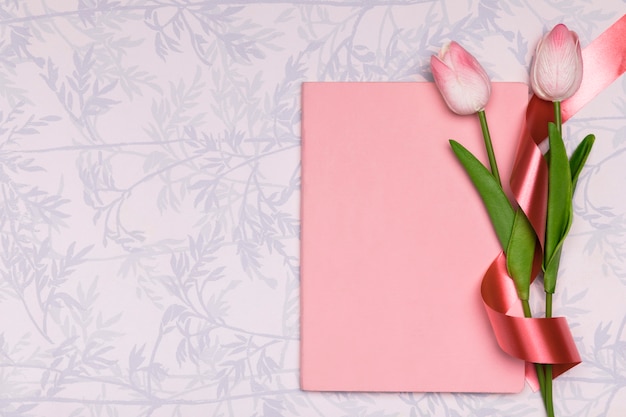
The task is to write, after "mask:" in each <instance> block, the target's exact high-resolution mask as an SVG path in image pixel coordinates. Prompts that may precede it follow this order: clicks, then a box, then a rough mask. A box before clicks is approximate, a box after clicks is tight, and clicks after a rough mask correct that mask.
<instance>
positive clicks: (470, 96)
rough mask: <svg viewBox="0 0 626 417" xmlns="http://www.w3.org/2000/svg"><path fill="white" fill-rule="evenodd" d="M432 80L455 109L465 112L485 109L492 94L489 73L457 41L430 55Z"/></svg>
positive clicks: (449, 104)
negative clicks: (436, 53)
mask: <svg viewBox="0 0 626 417" xmlns="http://www.w3.org/2000/svg"><path fill="white" fill-rule="evenodd" d="M430 68H431V70H432V72H433V77H434V79H435V84H437V88H439V91H440V92H441V95H442V96H443V99H444V100H445V102H446V104H447V105H448V107H449V108H450V110H452V111H453V112H454V113H457V114H460V115H467V114H473V113H476V112H479V111H481V110H484V109H485V106H486V105H487V101H489V96H490V94H491V82H490V81H489V76H488V75H487V73H486V72H485V70H484V69H483V67H482V66H481V65H480V64H479V63H478V61H477V60H476V58H474V57H473V56H472V55H471V54H470V53H469V52H467V51H466V50H465V49H463V47H461V45H459V44H458V43H456V42H450V44H448V45H445V46H444V47H443V48H442V49H441V50H440V51H439V54H438V55H433V56H431V58H430Z"/></svg>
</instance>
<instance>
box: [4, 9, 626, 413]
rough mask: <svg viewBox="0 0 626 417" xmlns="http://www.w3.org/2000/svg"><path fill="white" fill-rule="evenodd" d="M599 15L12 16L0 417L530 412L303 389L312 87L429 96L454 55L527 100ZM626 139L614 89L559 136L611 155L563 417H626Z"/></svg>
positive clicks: (577, 257)
mask: <svg viewBox="0 0 626 417" xmlns="http://www.w3.org/2000/svg"><path fill="white" fill-rule="evenodd" d="M597 3H598V2H595V3H594V2H590V1H583V0H574V1H570V0H562V1H561V0H542V1H534V2H530V1H528V0H508V1H496V0H464V1H457V0H443V1H442V0H437V1H432V0H389V1H382V0H369V1H363V2H361V1H354V0H290V1H258V2H257V1H254V0H235V1H220V0H216V1H193V0H144V1H137V0H122V1H109V0H74V1H64V2H60V1H54V0H4V1H2V2H0V180H1V182H0V190H1V192H0V258H1V259H0V273H1V275H0V323H1V325H0V414H1V415H2V416H11V417H18V416H24V417H26V416H72V417H75V416H153V417H156V416H185V417H194V416H215V417H217V416H237V417H240V416H250V417H252V416H259V417H260V416H264V417H279V416H284V417H289V416H327V417H340V416H359V417H386V416H408V417H422V416H429V415H437V416H450V417H454V416H511V417H515V416H528V415H540V414H541V412H542V411H541V410H542V405H541V402H540V400H539V396H538V395H537V394H536V393H533V392H531V391H530V390H529V389H528V388H527V389H526V390H525V391H523V392H522V393H520V394H515V395H469V394H439V393H435V394H426V393H415V394H407V393H403V394H377V393H352V394H346V393H312V392H302V391H300V390H299V385H298V337H299V333H298V332H299V327H298V320H299V281H298V280H299V276H298V268H299V236H298V234H299V213H298V211H299V186H300V182H299V175H300V171H299V169H300V165H299V158H300V153H299V152H300V148H299V143H300V132H299V128H300V125H299V119H300V87H301V83H302V82H303V81H318V80H324V81H339V80H353V81H365V80H372V81H398V80H402V81H411V80H413V81H425V80H431V75H430V73H429V71H428V66H427V65H428V60H429V56H430V55H431V54H432V53H433V52H435V51H436V50H437V49H438V48H439V47H440V46H441V45H442V44H443V43H444V42H445V41H447V40H451V39H455V40H458V41H459V42H461V43H462V44H464V45H465V46H466V47H467V49H468V50H470V51H471V52H472V53H474V54H475V55H476V56H477V57H478V58H479V59H480V60H481V62H483V63H484V65H485V67H486V68H487V70H488V72H489V73H490V75H491V76H492V78H493V79H494V80H501V81H526V80H527V72H528V67H529V63H530V60H531V57H532V51H533V49H534V45H535V44H536V42H537V40H538V39H539V37H540V36H541V35H542V34H543V33H544V32H545V31H546V30H547V29H548V28H550V27H551V26H553V25H554V24H556V23H558V22H564V23H566V24H568V26H570V27H571V28H572V29H574V30H576V31H577V32H578V33H579V34H580V36H581V40H582V42H583V45H586V44H588V43H589V42H590V41H591V40H592V39H594V38H595V37H596V36H598V35H599V34H600V33H601V32H602V31H603V30H604V29H606V28H607V27H608V26H609V25H610V24H611V23H613V22H614V21H616V20H617V19H618V18H619V17H620V16H621V15H622V14H623V13H625V12H626V3H625V2H624V1H623V0H606V1H603V2H602V6H599V5H597ZM625 120H626V78H624V77H622V78H621V79H620V80H618V81H617V82H616V83H614V84H613V85H612V86H611V87H610V88H609V89H607V90H606V91H604V92H603V93H602V94H601V95H600V96H599V97H598V98H597V99H596V100H594V102H593V103H591V104H589V105H588V106H587V107H586V108H585V109H584V110H583V111H582V112H581V113H579V114H578V115H577V116H576V118H575V119H574V120H572V121H570V122H568V123H567V126H566V130H565V131H566V135H567V138H568V147H569V148H570V149H571V148H573V146H575V144H576V143H577V142H578V141H579V140H580V139H582V137H583V136H584V134H586V133H588V132H595V133H596V134H597V136H598V141H597V142H596V144H597V145H596V148H595V149H594V151H593V153H592V155H591V159H590V162H589V165H588V168H587V169H586V170H585V171H584V172H583V174H582V176H581V180H580V183H579V188H578V191H577V194H576V196H575V206H576V218H575V221H574V226H573V231H572V233H571V236H570V238H569V240H568V242H567V246H566V248H565V254H564V259H563V262H562V269H561V281H560V286H559V288H558V289H557V296H556V297H555V313H556V314H564V315H567V316H568V318H569V321H570V324H571V326H572V332H573V334H574V337H575V339H576V342H577V344H578V348H579V350H580V352H581V355H582V356H583V359H584V363H583V364H581V365H579V366H578V367H576V368H575V369H573V370H572V371H570V372H569V373H567V374H566V375H564V376H562V377H560V378H559V379H558V380H557V383H556V384H555V387H556V388H555V389H556V392H555V397H556V407H557V412H558V415H560V416H589V417H591V416H594V417H595V416H613V417H616V416H623V415H624V412H625V411H624V410H626V356H625V355H624V352H625V351H626V304H625V303H624V300H625V299H626V199H625V198H624V181H625V180H626V164H625V163H624V161H625V158H626V156H625V155H624V153H625V151H626V124H625V122H624V121H625ZM536 308H537V309H538V310H539V309H540V306H536ZM486 366H488V365H486ZM416 377H419V375H416Z"/></svg>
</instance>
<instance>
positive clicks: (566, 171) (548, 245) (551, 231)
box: [543, 123, 573, 292]
mask: <svg viewBox="0 0 626 417" xmlns="http://www.w3.org/2000/svg"><path fill="white" fill-rule="evenodd" d="M548 140H549V142H550V152H549V153H548V209H547V216H546V239H545V245H544V255H545V256H544V259H543V270H544V272H545V271H547V270H548V267H552V266H551V265H552V262H555V261H556V262H557V263H558V258H559V257H560V250H557V249H559V248H560V246H561V245H562V244H563V241H564V240H565V236H567V232H568V231H569V227H570V226H571V224H572V216H573V209H572V175H571V172H570V164H569V159H568V158H567V151H566V150H565V144H564V143H563V138H562V137H561V134H560V132H559V130H558V128H557V127H556V125H555V124H554V123H549V124H548ZM555 287H556V273H555V274H548V275H546V274H544V289H545V290H546V291H547V292H554V288H555Z"/></svg>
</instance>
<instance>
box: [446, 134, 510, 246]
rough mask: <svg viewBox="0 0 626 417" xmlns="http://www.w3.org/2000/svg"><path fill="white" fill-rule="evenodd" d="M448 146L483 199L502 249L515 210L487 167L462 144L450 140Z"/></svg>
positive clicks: (506, 240) (508, 238)
mask: <svg viewBox="0 0 626 417" xmlns="http://www.w3.org/2000/svg"><path fill="white" fill-rule="evenodd" d="M450 146H451V147H452V150H453V151H454V154H455V155H456V157H457V158H458V159H459V161H460V162H461V164H462V165H463V167H464V168H465V171H466V172H467V174H468V175H469V177H470V179H471V180H472V182H473V183H474V186H475V187H476V190H478V194H480V197H481V198H482V200H483V203H484V204H485V207H486V209H487V213H488V214H489V217H490V218H491V223H492V224H493V227H494V229H495V231H496V235H497V236H498V240H499V241H500V245H502V248H503V249H506V247H507V246H508V243H509V240H510V237H511V230H512V229H513V222H514V219H515V212H514V210H513V207H512V206H511V203H510V202H509V199H508V198H507V196H506V194H505V193H504V191H503V190H502V187H500V184H499V183H498V181H497V180H496V179H495V177H494V176H493V175H492V174H491V172H489V170H488V169H487V168H485V166H484V165H483V164H482V163H481V162H480V161H479V160H478V159H476V157H475V156H474V155H472V154H471V153H470V151H468V150H467V149H465V147H463V145H461V144H460V143H458V142H457V141H454V140H451V141H450Z"/></svg>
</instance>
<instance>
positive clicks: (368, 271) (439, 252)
mask: <svg viewBox="0 0 626 417" xmlns="http://www.w3.org/2000/svg"><path fill="white" fill-rule="evenodd" d="M527 102H528V89H527V87H526V86H525V85H524V84H519V83H496V84H494V85H493V92H492V97H491V100H490V103H489V106H488V108H487V116H488V120H489V124H490V128H491V133H492V138H493V141H494V148H495V152H496V156H497V157H498V161H499V163H500V172H501V174H502V177H503V178H505V179H506V178H508V176H509V173H510V170H511V167H512V162H513V158H514V154H515V148H516V144H517V139H518V135H519V132H520V129H521V125H522V120H523V114H524V110H525V108H526V104H527ZM302 107H303V113H302V209H301V210H302V248H301V255H302V257H301V273H302V275H301V288H302V289H301V291H302V298H301V301H302V307H301V308H302V317H301V387H302V389H304V390H314V391H396V392H407V391H416V392H420V391H428V392H518V391H520V390H521V389H522V388H523V384H524V363H523V362H522V361H519V360H516V359H512V358H510V357H509V356H507V355H506V354H505V353H503V352H502V351H501V350H500V349H499V347H498V346H497V344H496V341H495V338H494V336H493V333H492V331H491V328H490V326H489V322H488V319H487V315H486V313H485V311H484V308H483V306H482V302H481V298H480V290H479V286H480V281H481V278H482V275H483V273H484V272H485V270H486V269H487V267H488V266H489V264H490V263H491V262H492V260H493V259H494V258H495V257H496V256H497V255H498V253H499V251H500V247H499V245H498V242H497V239H496V237H495V234H494V231H493V229H492V226H491V223H490V222H489V219H488V217H487V214H486V212H485V209H484V208H483V205H482V202H481V201H480V199H479V197H478V194H477V193H476V191H475V189H474V187H473V186H472V184H471V182H470V180H469V179H468V177H467V175H466V174H465V172H464V171H463V169H462V167H461V166H460V164H459V163H458V161H457V160H456V159H455V157H454V155H453V153H452V151H451V149H450V146H449V144H448V140H449V139H452V138H454V139H456V140H458V141H459V142H461V143H462V144H463V145H465V146H466V147H467V148H469V149H470V150H471V151H472V152H473V153H474V154H475V155H477V156H478V157H479V158H480V159H482V160H484V161H486V155H485V151H484V145H483V143H482V136H481V133H480V124H479V121H478V117H475V116H457V115H454V114H453V113H451V112H450V110H448V108H447V107H446V105H445V103H444V102H443V99H442V98H441V96H440V95H439V93H438V91H437V90H436V87H435V86H434V84H432V83H304V85H303V89H302Z"/></svg>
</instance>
